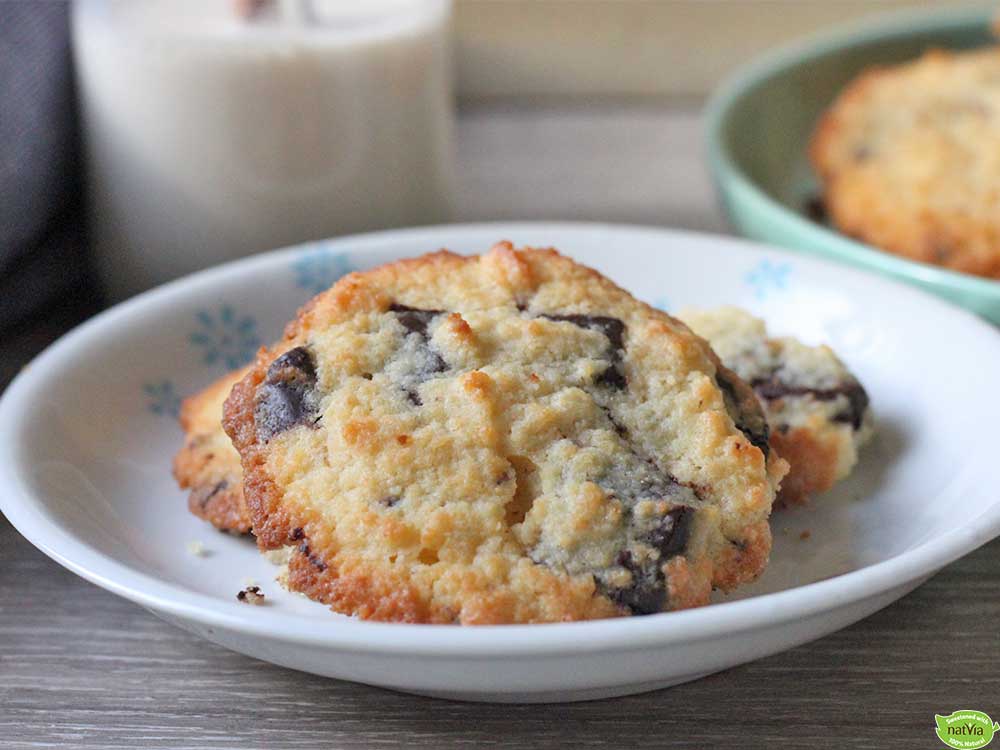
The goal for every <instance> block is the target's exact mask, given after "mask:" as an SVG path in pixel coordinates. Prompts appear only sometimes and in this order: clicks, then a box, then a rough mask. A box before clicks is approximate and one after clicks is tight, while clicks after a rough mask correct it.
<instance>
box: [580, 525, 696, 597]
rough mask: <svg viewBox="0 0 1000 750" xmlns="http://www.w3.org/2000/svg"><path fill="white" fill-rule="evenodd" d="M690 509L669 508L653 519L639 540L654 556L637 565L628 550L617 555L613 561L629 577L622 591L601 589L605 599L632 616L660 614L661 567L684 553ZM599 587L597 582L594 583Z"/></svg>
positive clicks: (663, 590)
mask: <svg viewBox="0 0 1000 750" xmlns="http://www.w3.org/2000/svg"><path fill="white" fill-rule="evenodd" d="M693 519H694V509H693V508H690V507H688V506H686V505H680V506H677V507H675V508H672V509H671V510H670V511H668V512H667V513H666V514H665V515H664V516H662V517H661V518H659V519H657V521H656V524H655V525H654V526H653V528H652V529H651V530H650V531H649V532H648V533H647V534H646V535H645V536H644V538H643V539H642V540H641V541H642V542H643V543H645V544H647V545H649V546H650V547H652V548H653V549H654V550H656V552H658V554H651V555H649V556H648V557H646V558H645V559H644V562H642V563H640V562H639V561H638V560H637V559H636V557H635V555H633V554H632V552H631V551H629V550H623V551H622V552H620V553H619V555H618V558H617V559H616V562H617V564H618V565H620V566H621V567H623V568H625V570H627V571H628V572H629V573H631V574H632V581H631V583H630V584H629V585H628V586H626V587H624V588H613V587H603V586H602V587H601V588H603V589H604V592H605V594H606V595H607V596H608V598H609V599H611V600H612V601H614V602H615V603H617V604H619V605H621V606H623V607H627V608H628V609H629V610H630V611H631V612H632V614H635V615H651V614H655V613H657V612H662V611H663V608H664V606H665V605H666V603H667V586H666V576H665V574H664V573H663V564H664V563H665V562H666V561H667V560H669V559H670V558H671V557H675V556H676V555H679V554H681V553H683V552H684V549H685V548H686V547H687V543H688V538H689V537H690V534H691V522H692V520H693ZM598 585H599V586H600V583H599V584H598Z"/></svg>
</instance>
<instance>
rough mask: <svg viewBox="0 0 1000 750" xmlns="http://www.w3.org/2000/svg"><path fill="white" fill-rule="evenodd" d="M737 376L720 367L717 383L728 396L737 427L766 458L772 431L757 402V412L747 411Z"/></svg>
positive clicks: (716, 378) (728, 403) (730, 413)
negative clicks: (737, 384) (736, 379)
mask: <svg viewBox="0 0 1000 750" xmlns="http://www.w3.org/2000/svg"><path fill="white" fill-rule="evenodd" d="M735 377H736V376H735V375H734V374H731V373H730V372H729V371H728V370H725V369H720V370H719V371H718V372H716V373H715V383H716V385H718V386H719V389H720V390H721V391H722V392H723V394H724V395H725V396H726V409H727V411H729V415H730V416H731V417H732V418H733V423H734V424H735V425H736V429H737V430H739V431H740V432H742V433H743V434H744V435H746V438H747V440H749V441H750V444H751V445H753V446H756V447H757V448H760V450H761V452H762V453H763V454H764V457H765V458H766V457H767V456H768V455H769V454H770V450H771V446H770V443H769V442H768V440H769V438H770V431H769V428H768V425H767V419H766V418H765V417H764V414H763V412H760V411H759V409H760V405H759V404H757V403H754V409H756V410H758V411H757V412H756V413H752V412H750V413H748V412H747V411H746V409H745V408H744V405H743V403H742V402H741V401H740V395H739V391H738V390H737V388H736V383H735V382H734V381H733V380H732V378H735Z"/></svg>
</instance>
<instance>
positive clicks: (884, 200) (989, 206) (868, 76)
mask: <svg viewBox="0 0 1000 750" xmlns="http://www.w3.org/2000/svg"><path fill="white" fill-rule="evenodd" d="M809 153H810V158H811V160H812V163H813V165H814V167H815V170H816V172H817V174H818V176H819V179H820V182H821V185H822V191H823V201H824V204H825V208H826V212H827V214H828V215H829V217H830V219H831V220H832V222H833V223H834V224H835V225H836V226H837V227H838V228H839V229H840V230H841V231H842V232H844V233H845V234H848V235H851V236H853V237H857V238H858V239H861V240H863V241H864V242H867V243H869V244H871V245H874V246H876V247H879V248H882V249H884V250H888V251H889V252H892V253H896V254H898V255H902V256H905V257H907V258H912V259H913V260H918V261H923V262H925V263H934V264H936V265H940V266H944V267H946V268H951V269H954V270H956V271H964V272H966V273H972V274H978V275H981V276H988V277H992V278H1000V47H989V48H985V49H980V50H976V51H972V52H958V53H955V52H944V51H940V50H938V51H932V52H928V53H926V54H924V55H923V56H922V57H920V58H919V59H917V60H915V61H912V62H908V63H904V64H902V65H896V66H892V67H881V68H873V69H870V70H867V71H865V72H864V73H862V74H861V75H860V76H858V77H857V78H856V79H855V80H854V81H853V82H851V83H850V84H849V85H848V86H847V87H846V88H845V89H844V90H843V92H842V93H841V94H840V96H838V97H837V99H836V101H834V103H833V105H832V106H831V107H830V108H829V109H828V110H827V112H826V113H825V114H824V116H823V117H822V119H821V120H820V122H819V124H818V126H817V128H816V131H815V133H814V135H813V138H812V142H811V145H810V151H809Z"/></svg>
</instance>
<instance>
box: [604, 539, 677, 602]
mask: <svg viewBox="0 0 1000 750" xmlns="http://www.w3.org/2000/svg"><path fill="white" fill-rule="evenodd" d="M617 562H618V564H619V565H621V566H622V567H623V568H625V570H627V571H628V572H629V573H631V574H632V583H631V584H630V585H629V586H628V587H627V588H621V589H608V590H606V591H605V594H606V595H607V597H608V598H609V599H610V600H611V601H613V602H614V603H615V604H617V605H619V606H621V607H625V608H627V609H628V610H629V611H630V612H631V613H632V614H634V615H655V614H656V613H657V612H662V611H663V607H664V605H665V604H666V599H667V589H666V586H665V585H664V579H663V573H662V571H661V572H660V574H659V575H656V573H655V572H653V571H652V570H651V569H650V568H649V567H648V566H640V565H637V564H636V562H635V558H634V557H633V556H632V553H631V552H629V551H628V550H626V551H624V552H622V553H621V554H620V555H619V556H618V560H617Z"/></svg>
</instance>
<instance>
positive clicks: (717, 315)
mask: <svg viewBox="0 0 1000 750" xmlns="http://www.w3.org/2000/svg"><path fill="white" fill-rule="evenodd" d="M680 318H681V320H683V321H684V322H685V323H687V324H688V325H689V326H691V328H692V330H694V332H695V333H697V334H698V335H699V336H704V337H705V338H706V339H708V342H709V343H710V344H711V345H712V348H713V349H715V351H716V353H717V354H718V355H719V356H720V357H721V358H722V361H723V363H725V365H726V366H727V367H730V368H732V369H733V370H734V371H735V372H736V373H737V374H738V375H739V376H740V377H741V378H743V379H744V380H745V381H746V382H748V383H749V384H750V385H751V386H752V387H753V389H754V391H755V392H756V394H757V396H758V397H759V398H760V401H761V403H762V404H763V407H764V413H765V414H766V415H767V420H768V423H769V425H770V432H771V434H770V440H771V446H772V447H773V448H774V449H775V450H777V451H778V453H780V455H781V457H782V458H784V459H786V460H787V461H788V462H789V464H791V469H790V470H789V472H788V476H786V477H785V478H784V479H783V480H782V481H781V491H780V492H779V494H778V499H779V500H780V501H781V502H783V503H792V504H801V503H804V502H805V501H806V500H808V498H809V497H810V496H811V495H813V494H816V493H819V492H825V491H827V490H828V489H830V488H831V487H833V485H834V483H836V482H838V481H840V480H841V479H844V478H845V477H846V476H847V475H848V474H850V472H851V470H852V469H853V468H854V465H855V464H856V463H857V460H858V450H859V449H860V448H861V446H862V445H864V443H865V442H866V441H867V440H868V438H869V437H870V436H871V434H872V415H871V409H870V408H869V405H868V394H867V393H866V391H865V389H864V387H863V386H862V385H861V383H860V382H858V379H857V378H856V377H854V375H852V374H851V372H850V371H849V370H848V369H847V368H846V367H845V366H844V364H843V363H842V362H841V361H840V359H839V358H838V357H837V355H836V354H834V353H833V350H831V349H830V348H829V347H827V346H806V345H805V344H803V343H801V342H799V341H797V340H795V339H793V338H771V337H769V336H768V333H767V329H766V328H765V326H764V321H762V320H758V319H757V318H755V317H753V316H752V315H750V313H748V312H746V311H745V310H740V309H739V308H736V307H719V308H716V309H713V310H707V311H698V310H682V311H681V313H680Z"/></svg>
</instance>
